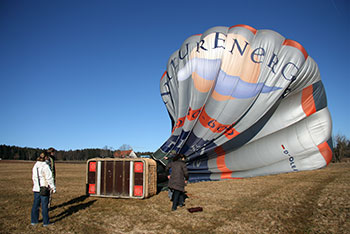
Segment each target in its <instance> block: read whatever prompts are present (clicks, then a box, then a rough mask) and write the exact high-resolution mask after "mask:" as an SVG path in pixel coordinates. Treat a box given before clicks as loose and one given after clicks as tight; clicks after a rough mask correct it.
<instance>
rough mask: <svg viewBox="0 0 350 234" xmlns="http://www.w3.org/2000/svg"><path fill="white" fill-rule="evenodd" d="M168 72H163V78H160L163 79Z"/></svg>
mask: <svg viewBox="0 0 350 234" xmlns="http://www.w3.org/2000/svg"><path fill="white" fill-rule="evenodd" d="M166 73H167V72H166V71H165V72H164V73H163V75H162V78H160V80H163V78H164V76H165V75H166Z"/></svg>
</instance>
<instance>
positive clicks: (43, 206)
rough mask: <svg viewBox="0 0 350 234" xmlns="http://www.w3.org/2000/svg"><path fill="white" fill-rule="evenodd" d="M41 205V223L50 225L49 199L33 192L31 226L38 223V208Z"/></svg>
mask: <svg viewBox="0 0 350 234" xmlns="http://www.w3.org/2000/svg"><path fill="white" fill-rule="evenodd" d="M40 203H41V214H42V216H43V223H44V225H47V224H49V223H50V220H49V208H48V204H49V197H48V196H40V194H39V193H38V192H34V201H33V207H32V213H31V221H32V223H33V224H37V223H38V222H39V208H40Z"/></svg>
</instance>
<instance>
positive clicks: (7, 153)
mask: <svg viewBox="0 0 350 234" xmlns="http://www.w3.org/2000/svg"><path fill="white" fill-rule="evenodd" d="M45 150H46V149H39V148H28V147H18V146H8V145H0V158H1V159H12V160H32V161H34V160H36V159H37V157H39V155H40V153H42V152H43V151H45ZM113 153H114V150H112V149H108V148H107V147H105V148H103V149H82V150H69V151H65V150H57V152H56V154H55V157H56V160H60V161H84V160H88V159H90V158H97V157H103V158H113V157H114V156H113ZM135 153H136V155H137V156H140V155H150V154H152V152H135Z"/></svg>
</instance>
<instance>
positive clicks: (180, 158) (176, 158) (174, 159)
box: [173, 154, 185, 162]
mask: <svg viewBox="0 0 350 234" xmlns="http://www.w3.org/2000/svg"><path fill="white" fill-rule="evenodd" d="M184 157H185V155H183V154H176V155H175V156H174V158H173V161H174V162H175V161H177V160H182V159H183V158H184Z"/></svg>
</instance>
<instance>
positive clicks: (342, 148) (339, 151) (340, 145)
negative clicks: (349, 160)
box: [333, 134, 350, 162]
mask: <svg viewBox="0 0 350 234" xmlns="http://www.w3.org/2000/svg"><path fill="white" fill-rule="evenodd" d="M333 139H334V143H335V144H334V145H335V148H334V161H335V162H340V161H341V160H342V159H343V158H344V157H348V156H349V152H350V149H349V145H350V142H349V140H348V139H347V138H346V137H345V136H344V135H342V134H337V135H336V136H335V137H334V138H333Z"/></svg>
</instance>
